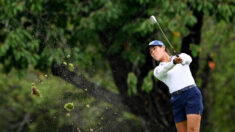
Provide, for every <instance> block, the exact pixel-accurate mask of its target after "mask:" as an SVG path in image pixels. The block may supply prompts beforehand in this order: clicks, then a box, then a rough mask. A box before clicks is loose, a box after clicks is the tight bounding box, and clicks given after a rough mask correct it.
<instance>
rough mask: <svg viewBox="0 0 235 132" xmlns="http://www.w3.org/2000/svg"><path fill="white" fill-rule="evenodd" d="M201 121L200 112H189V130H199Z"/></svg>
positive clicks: (195, 131) (189, 131)
mask: <svg viewBox="0 0 235 132" xmlns="http://www.w3.org/2000/svg"><path fill="white" fill-rule="evenodd" d="M200 123H201V115H200V114H187V132H199V130H200Z"/></svg>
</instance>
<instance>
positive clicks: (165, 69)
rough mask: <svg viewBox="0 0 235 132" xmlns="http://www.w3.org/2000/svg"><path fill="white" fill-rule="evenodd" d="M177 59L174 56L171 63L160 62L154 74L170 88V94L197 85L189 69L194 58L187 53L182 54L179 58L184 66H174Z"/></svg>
mask: <svg viewBox="0 0 235 132" xmlns="http://www.w3.org/2000/svg"><path fill="white" fill-rule="evenodd" d="M175 57H176V56H172V57H171V61H170V62H160V63H159V65H158V66H157V67H156V68H155V69H154V73H153V74H154V76H155V77H156V78H158V79H159V80H160V81H162V82H164V83H165V84H166V85H167V86H168V88H169V91H170V93H173V92H175V91H178V90H180V89H182V88H184V87H186V86H189V85H192V84H195V81H194V78H193V76H192V73H191V71H190V68H189V65H190V63H191V62H192V58H191V57H190V56H189V55H187V54H185V53H181V54H179V57H181V58H182V59H183V62H182V64H174V63H173V60H174V58H175Z"/></svg>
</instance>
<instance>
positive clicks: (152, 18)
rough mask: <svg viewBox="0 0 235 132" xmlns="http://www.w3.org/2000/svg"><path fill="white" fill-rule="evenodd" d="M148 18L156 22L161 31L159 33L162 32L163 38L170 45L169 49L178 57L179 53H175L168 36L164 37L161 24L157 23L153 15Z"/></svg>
mask: <svg viewBox="0 0 235 132" xmlns="http://www.w3.org/2000/svg"><path fill="white" fill-rule="evenodd" d="M150 19H151V21H153V22H154V23H157V25H158V27H159V29H160V31H161V33H162V35H163V37H164V39H165V40H166V41H167V43H168V44H169V45H170V47H171V50H173V53H174V54H175V55H176V56H177V57H179V55H178V54H177V53H176V51H175V48H174V47H173V46H172V44H171V42H170V41H169V40H168V38H167V37H166V35H165V33H164V32H163V30H162V28H161V25H160V24H159V23H158V21H157V20H156V18H155V17H154V16H151V17H150Z"/></svg>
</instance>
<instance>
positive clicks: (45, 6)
mask: <svg viewBox="0 0 235 132" xmlns="http://www.w3.org/2000/svg"><path fill="white" fill-rule="evenodd" d="M0 4H1V8H0V12H1V13H0V20H1V23H0V25H1V26H0V27H1V28H0V45H1V46H0V62H1V63H2V64H3V70H4V72H6V73H7V72H9V71H10V70H11V69H12V68H15V69H17V70H18V71H19V72H18V73H19V75H20V76H23V75H24V74H25V73H26V71H25V70H26V69H27V68H28V67H29V66H30V65H32V66H33V67H34V68H36V69H39V70H41V71H47V70H48V69H51V71H52V73H53V74H54V75H56V76H59V77H61V78H63V79H64V80H66V81H68V82H70V83H72V84H74V85H75V86H77V87H78V88H81V89H86V88H87V89H88V93H90V94H91V95H92V96H94V97H96V98H97V99H101V100H104V101H107V102H109V103H113V104H116V105H118V106H119V105H121V103H120V101H122V102H123V103H124V104H125V105H127V106H128V107H129V108H130V110H131V112H133V113H134V114H136V115H138V116H140V117H142V118H143V119H144V121H145V123H146V125H147V127H146V128H148V129H149V131H155V130H159V131H174V130H175V127H174V122H173V120H172V114H171V109H170V107H171V106H170V103H169V101H168V97H169V93H168V90H167V88H166V86H165V85H164V84H162V83H161V82H159V81H156V80H154V79H152V83H153V85H150V84H149V83H148V84H147V85H149V86H153V87H152V88H151V89H143V90H142V85H143V82H144V80H148V82H149V79H151V78H150V77H149V76H148V73H149V72H151V71H150V70H152V69H153V66H155V65H154V63H152V60H151V58H149V57H147V56H145V55H144V54H143V48H144V46H145V45H146V44H147V43H148V42H149V41H151V40H153V39H155V38H156V37H158V38H159V37H161V36H160V34H159V33H158V31H157V29H156V28H155V27H154V25H153V24H152V23H151V22H150V21H149V20H148V18H149V16H150V15H156V16H157V19H158V21H159V22H160V23H161V24H162V26H163V27H164V29H165V31H166V32H167V36H168V37H169V39H170V40H172V42H173V43H174V46H175V47H176V48H177V50H178V51H179V50H180V51H181V52H185V53H187V54H189V55H191V56H192V57H193V60H194V61H193V63H192V64H191V70H192V73H193V76H194V77H195V78H196V77H197V76H196V73H197V72H198V69H199V45H200V42H201V33H202V31H201V28H202V25H203V17H204V16H205V15H207V16H212V17H213V18H215V19H216V20H217V21H220V20H223V21H225V22H227V23H229V22H234V19H233V18H234V17H233V16H234V2H233V1H231V0H230V1H229V0H224V1H220V0H216V1H213V2H212V1H194V0H186V1H181V0H178V1H171V0H165V1H160V0H156V1H150V0H129V1H126V0H119V1H112V0H95V1H91V0H75V1H65V0H50V1H47V0H37V1H33V0H28V1H23V0H19V1H15V0H8V1H6V0H0ZM180 42H181V44H180ZM68 54H69V55H70V56H71V58H67V57H66V56H67V55H68ZM63 62H65V63H63ZM67 62H69V63H70V62H72V63H74V64H75V66H76V67H78V68H81V69H82V68H83V69H86V70H88V71H90V70H91V69H92V68H95V70H96V69H98V68H100V69H103V70H105V69H106V68H107V67H109V68H110V70H111V71H112V76H113V79H114V82H115V84H116V86H117V88H118V90H119V94H115V93H112V92H110V91H109V90H107V89H105V88H103V87H102V86H99V85H97V84H95V83H93V82H90V81H89V79H87V78H86V77H85V76H84V75H83V74H81V73H80V72H79V69H76V68H75V69H74V67H72V68H71V65H69V66H70V67H68V65H65V64H67ZM107 62H108V65H109V66H106V64H104V63H107ZM152 64H153V65H152ZM104 65H105V67H104ZM71 69H72V70H71ZM73 70H74V71H73ZM75 71H76V72H75ZM129 73H134V74H135V76H136V77H137V84H136V90H137V91H136V90H135V93H138V94H134V95H133V96H128V83H127V78H128V74H129ZM145 77H147V79H145ZM202 80H203V79H202ZM144 84H146V83H144ZM132 89H133V88H132ZM150 90H151V92H149V93H147V92H145V91H150ZM104 95H105V96H104Z"/></svg>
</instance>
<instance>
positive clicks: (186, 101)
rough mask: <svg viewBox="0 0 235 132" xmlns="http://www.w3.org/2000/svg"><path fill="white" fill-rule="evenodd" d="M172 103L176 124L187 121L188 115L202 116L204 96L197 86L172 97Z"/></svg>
mask: <svg viewBox="0 0 235 132" xmlns="http://www.w3.org/2000/svg"><path fill="white" fill-rule="evenodd" d="M170 102H171V105H172V109H173V115H174V121H175V122H180V121H184V120H186V115H187V114H201V115H202V112H203V104H202V94H201V92H200V90H199V89H198V87H197V86H194V87H193V88H190V89H188V90H186V91H183V92H181V93H179V94H177V95H174V96H172V97H171V100H170Z"/></svg>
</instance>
